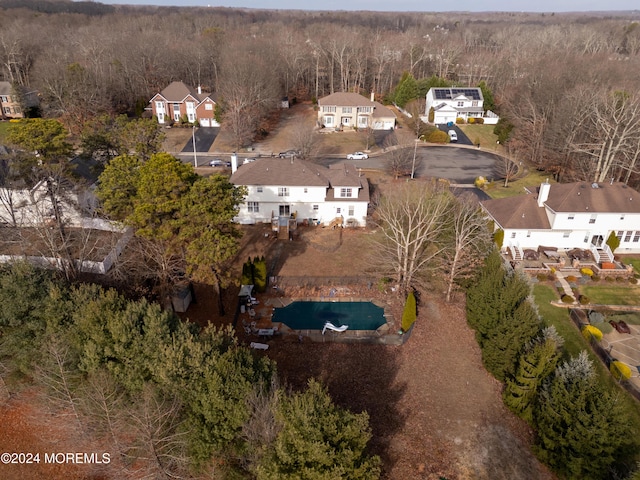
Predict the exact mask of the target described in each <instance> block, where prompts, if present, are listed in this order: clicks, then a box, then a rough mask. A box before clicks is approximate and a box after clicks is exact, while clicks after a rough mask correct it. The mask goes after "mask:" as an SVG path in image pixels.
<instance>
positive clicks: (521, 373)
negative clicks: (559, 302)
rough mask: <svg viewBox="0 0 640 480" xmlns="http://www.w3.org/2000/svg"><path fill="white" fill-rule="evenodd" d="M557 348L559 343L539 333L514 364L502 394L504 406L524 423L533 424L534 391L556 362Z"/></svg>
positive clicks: (535, 394)
mask: <svg viewBox="0 0 640 480" xmlns="http://www.w3.org/2000/svg"><path fill="white" fill-rule="evenodd" d="M550 328H553V327H550ZM554 330H555V329H554ZM559 347H560V345H559V342H557V341H556V340H554V339H553V338H551V337H550V336H545V335H544V333H543V335H542V336H540V337H538V338H536V339H535V340H534V341H532V342H530V343H529V345H528V346H527V347H526V348H525V350H524V351H523V352H522V354H521V355H520V358H519V360H518V366H517V370H516V374H515V375H514V376H513V377H511V378H508V379H507V382H506V386H505V389H504V392H503V394H502V397H503V399H504V403H505V405H506V406H507V407H509V409H511V411H512V412H514V413H515V414H516V415H518V416H519V417H520V418H522V419H523V420H525V421H527V422H528V423H532V422H533V406H534V402H535V400H536V397H537V395H538V390H539V388H540V386H541V385H542V382H543V380H544V379H545V378H547V377H548V376H549V375H550V374H551V372H553V370H554V369H555V367H556V364H557V362H558V359H559V358H560V350H559Z"/></svg>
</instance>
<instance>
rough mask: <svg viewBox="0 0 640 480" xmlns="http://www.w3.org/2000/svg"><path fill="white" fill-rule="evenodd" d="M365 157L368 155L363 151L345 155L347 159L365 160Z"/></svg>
mask: <svg viewBox="0 0 640 480" xmlns="http://www.w3.org/2000/svg"><path fill="white" fill-rule="evenodd" d="M367 158H369V155H367V154H366V153H364V152H356V153H350V154H349V155H347V160H366V159H367Z"/></svg>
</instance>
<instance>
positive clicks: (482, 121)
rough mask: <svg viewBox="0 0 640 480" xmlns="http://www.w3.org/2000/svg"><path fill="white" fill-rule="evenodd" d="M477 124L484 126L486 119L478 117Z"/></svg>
mask: <svg viewBox="0 0 640 480" xmlns="http://www.w3.org/2000/svg"><path fill="white" fill-rule="evenodd" d="M476 123H477V124H478V125H483V124H484V118H482V117H478V118H476Z"/></svg>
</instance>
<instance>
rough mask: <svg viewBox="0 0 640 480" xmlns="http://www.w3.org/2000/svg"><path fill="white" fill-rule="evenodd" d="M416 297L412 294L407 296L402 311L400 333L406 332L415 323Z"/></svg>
mask: <svg viewBox="0 0 640 480" xmlns="http://www.w3.org/2000/svg"><path fill="white" fill-rule="evenodd" d="M417 313H418V312H417V306H416V297H415V295H414V294H413V292H409V295H407V301H406V303H405V304H404V310H403V312H402V331H403V332H406V331H408V330H409V329H410V328H411V326H412V325H413V323H414V322H415V321H416V316H417Z"/></svg>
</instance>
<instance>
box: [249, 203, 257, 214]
mask: <svg viewBox="0 0 640 480" xmlns="http://www.w3.org/2000/svg"><path fill="white" fill-rule="evenodd" d="M247 210H248V211H249V212H253V213H258V212H259V211H260V204H259V203H258V202H247Z"/></svg>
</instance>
